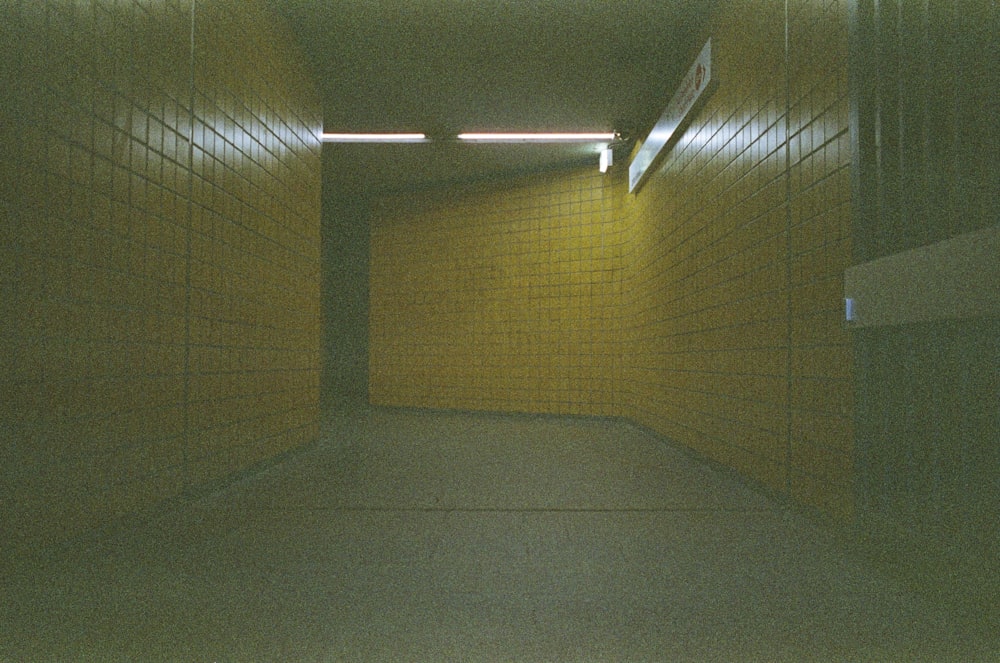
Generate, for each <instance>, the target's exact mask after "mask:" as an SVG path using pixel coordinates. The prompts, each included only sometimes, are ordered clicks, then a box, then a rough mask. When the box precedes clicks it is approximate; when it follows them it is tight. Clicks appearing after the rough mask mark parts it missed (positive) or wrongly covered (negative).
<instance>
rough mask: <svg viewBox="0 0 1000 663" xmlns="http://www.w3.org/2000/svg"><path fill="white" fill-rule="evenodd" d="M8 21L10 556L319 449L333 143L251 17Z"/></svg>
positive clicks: (0, 160)
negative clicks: (324, 138) (326, 192)
mask: <svg viewBox="0 0 1000 663" xmlns="http://www.w3.org/2000/svg"><path fill="white" fill-rule="evenodd" d="M3 14H4V16H3V25H2V26H0V50H2V57H0V60H2V61H3V62H2V64H0V77H2V84H3V90H4V91H3V102H2V104H0V108H2V112H3V118H2V119H3V122H2V124H0V126H2V129H0V131H2V132H3V136H2V148H0V179H2V189H0V192H2V204H3V207H2V214H3V218H2V226H0V233H2V236H0V288H2V299H0V302H2V306H3V311H2V314H0V320H2V322H0V338H2V343H3V347H4V351H3V353H2V357H3V358H2V361H3V362H4V363H3V367H2V368H3V371H2V373H3V376H4V378H3V380H2V384H0V408H2V410H0V412H2V417H0V434H2V444H0V454H2V456H0V459H2V462H0V501H2V504H0V531H3V532H4V535H3V538H4V540H5V543H4V546H5V550H4V552H5V553H10V554H18V553H21V552H26V551H29V550H33V549H37V548H38V547H39V546H44V545H46V544H49V543H52V542H56V541H59V540H64V539H66V538H68V537H72V536H74V535H75V534H78V533H80V532H82V531H84V530H86V529H88V528H91V527H94V526H98V525H101V524H103V523H106V522H108V521H109V520H111V519H113V518H115V517H117V516H120V515H123V514H126V513H130V512H134V511H137V510H141V509H143V508H145V507H148V506H150V505H152V504H154V503H156V502H158V501H161V500H163V499H165V498H169V497H172V496H175V495H178V494H179V493H182V492H183V491H185V490H186V489H189V488H191V487H193V486H195V485H197V484H199V483H202V482H205V481H207V480H210V479H215V478H218V477H222V476H224V475H227V474H230V473H232V472H234V471H237V470H240V469H242V468H245V467H247V466H248V465H250V464H252V463H254V462H255V461H258V460H261V459H263V458H265V457H268V456H273V455H274V454H277V453H279V452H281V451H283V450H287V449H289V448H291V447H294V446H296V445H300V444H302V443H303V442H306V441H307V440H310V439H312V438H313V437H314V436H315V435H316V433H317V425H318V424H317V422H318V381H319V281H320V279H319V226H320V221H319V214H320V199H319V196H320V145H319V142H318V140H317V134H318V131H319V127H320V121H319V112H318V103H317V100H316V98H315V96H314V92H313V90H312V87H311V83H310V82H309V81H308V80H307V78H306V77H305V75H304V73H303V70H302V68H301V66H300V64H299V56H298V55H297V54H296V52H295V51H294V49H293V48H292V46H291V44H292V41H291V39H290V36H289V35H287V34H285V32H283V30H282V27H281V26H280V25H279V24H277V23H276V22H275V21H274V19H273V18H272V17H271V16H270V15H269V14H267V13H266V12H265V11H263V10H262V9H260V8H259V7H257V5H256V3H255V2H247V1H244V0H240V1H237V0H204V1H203V0H197V2H196V3H195V4H194V5H192V0H163V1H158V2H145V1H140V0H132V1H125V2H121V1H112V0H95V1H94V2H87V3H80V2H76V3H74V2H63V1H61V0H49V1H43V0H32V1H30V2H28V1H25V2H13V3H7V4H6V5H5V6H4V10H3ZM192 26H193V30H192ZM192 109H193V112H192Z"/></svg>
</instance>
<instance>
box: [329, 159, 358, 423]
mask: <svg viewBox="0 0 1000 663" xmlns="http://www.w3.org/2000/svg"><path fill="white" fill-rule="evenodd" d="M337 165H338V164H336V163H335V160H334V155H332V154H331V153H330V152H325V153H324V157H323V166H324V179H323V181H324V196H323V238H322V243H323V284H322V290H323V358H322V362H323V365H322V400H323V403H324V406H327V407H334V408H341V407H352V408H353V407H363V406H365V405H367V403H368V258H369V248H368V244H369V216H370V213H369V206H368V203H367V202H366V201H365V200H363V199H361V200H351V201H346V200H344V199H342V198H340V197H338V196H336V195H331V194H336V190H335V187H332V186H330V185H331V183H333V182H335V181H336V177H337V174H336V170H335V166H337Z"/></svg>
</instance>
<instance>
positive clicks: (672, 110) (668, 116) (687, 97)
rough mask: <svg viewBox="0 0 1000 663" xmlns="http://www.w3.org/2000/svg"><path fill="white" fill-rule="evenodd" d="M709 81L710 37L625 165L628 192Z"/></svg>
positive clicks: (654, 158) (638, 183)
mask: <svg viewBox="0 0 1000 663" xmlns="http://www.w3.org/2000/svg"><path fill="white" fill-rule="evenodd" d="M711 81H712V40H711V39H709V40H708V41H706V42H705V46H704V47H703V48H702V49H701V53H699V54H698V57H697V58H695V61H694V63H693V64H692V65H691V67H690V68H689V69H688V72H687V74H685V76H684V79H683V80H681V84H680V87H678V88H677V92H675V93H674V96H673V98H671V99H670V103H669V104H667V108H666V110H664V111H663V115H661V116H660V119H659V120H658V121H657V122H656V126H654V127H653V130H652V131H650V132H649V136H647V137H646V140H645V141H643V143H642V147H640V148H639V151H638V152H637V153H636V155H635V158H634V159H632V163H631V164H630V165H629V167H628V190H629V192H632V191H635V190H636V189H637V188H638V187H639V185H640V184H642V181H643V180H644V179H645V177H646V175H648V174H649V170H650V168H651V167H652V166H653V165H654V164H655V163H656V162H657V160H658V159H659V157H661V156H662V155H663V154H665V153H666V151H667V150H666V149H665V148H666V147H667V144H668V143H669V142H670V139H671V138H673V136H674V133H675V132H676V131H677V128H678V127H679V126H680V125H681V123H682V122H683V121H684V119H685V118H686V117H687V116H688V113H690V112H691V109H692V108H694V105H695V104H696V103H698V100H699V99H700V98H701V96H702V94H704V92H705V90H706V89H707V88H708V86H709V83H711Z"/></svg>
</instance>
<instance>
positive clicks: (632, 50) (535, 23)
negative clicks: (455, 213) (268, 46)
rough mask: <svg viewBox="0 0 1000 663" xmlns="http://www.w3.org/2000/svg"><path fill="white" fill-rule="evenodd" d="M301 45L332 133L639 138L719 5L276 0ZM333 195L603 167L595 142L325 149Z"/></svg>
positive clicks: (593, 0) (692, 1) (589, 0)
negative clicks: (573, 133) (549, 134)
mask: <svg viewBox="0 0 1000 663" xmlns="http://www.w3.org/2000/svg"><path fill="white" fill-rule="evenodd" d="M267 1H268V2H269V3H270V4H271V5H272V6H273V8H274V10H275V11H276V12H277V13H278V14H280V15H282V16H283V17H284V18H285V19H286V20H287V22H288V24H289V25H290V27H291V29H292V31H293V32H294V33H295V35H296V36H297V37H298V39H299V41H300V43H301V46H302V48H303V50H304V51H305V53H306V55H307V57H308V59H309V62H310V63H311V66H312V68H313V72H314V75H315V78H316V80H317V82H318V85H319V89H320V93H321V95H322V108H323V120H324V130H325V131H329V132H385V131H400V132H403V131H411V132H412V131H415V132H423V133H427V134H429V135H431V136H441V137H447V136H454V135H455V134H457V133H459V132H461V131H612V130H617V131H621V132H623V133H624V134H625V135H626V136H633V137H634V136H636V135H640V136H641V135H642V134H644V133H645V131H647V130H648V128H649V127H650V126H651V125H652V123H653V122H654V121H655V120H656V118H657V117H658V116H659V114H660V113H661V112H662V110H663V108H664V107H665V106H666V103H667V101H668V100H669V99H670V96H671V94H672V93H673V90H674V88H675V87H676V84H677V81H678V80H679V79H680V77H681V75H682V74H683V72H684V70H685V69H686V68H687V66H688V65H689V64H690V61H691V60H692V59H693V58H694V56H695V55H696V53H697V50H698V48H699V47H700V46H701V42H702V41H703V40H704V38H705V37H706V36H707V31H706V28H705V20H706V16H707V15H708V13H709V9H710V5H711V4H712V3H711V0H267ZM324 150H326V151H327V152H328V155H327V156H328V158H327V159H326V161H327V172H328V174H330V175H331V177H330V178H329V181H330V185H331V190H332V192H333V193H335V194H337V195H341V196H345V197H358V196H366V195H373V194H378V193H381V192H385V191H399V190H406V189H412V188H421V187H426V186H433V185H438V184H443V183H448V182H453V181H459V180H470V179H479V178H487V177H494V176H499V175H506V174H510V173H515V172H527V171H532V170H540V169H546V168H553V167H557V166H562V165H567V164H570V163H582V162H593V163H594V165H595V168H596V164H597V153H596V150H597V147H596V146H595V145H586V146H583V145H544V146H543V145H468V144H460V143H457V142H455V141H438V142H433V143H429V144H417V145H333V144H327V145H326V146H325V147H324Z"/></svg>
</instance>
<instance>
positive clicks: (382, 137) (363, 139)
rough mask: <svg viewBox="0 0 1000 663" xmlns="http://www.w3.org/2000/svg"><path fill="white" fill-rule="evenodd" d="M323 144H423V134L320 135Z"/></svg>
mask: <svg viewBox="0 0 1000 663" xmlns="http://www.w3.org/2000/svg"><path fill="white" fill-rule="evenodd" d="M321 135H322V137H323V142H324V143H423V142H424V141H426V140H427V136H426V135H425V134H328V133H324V134H321Z"/></svg>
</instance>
